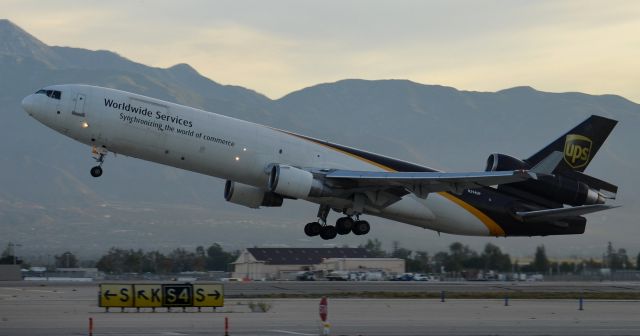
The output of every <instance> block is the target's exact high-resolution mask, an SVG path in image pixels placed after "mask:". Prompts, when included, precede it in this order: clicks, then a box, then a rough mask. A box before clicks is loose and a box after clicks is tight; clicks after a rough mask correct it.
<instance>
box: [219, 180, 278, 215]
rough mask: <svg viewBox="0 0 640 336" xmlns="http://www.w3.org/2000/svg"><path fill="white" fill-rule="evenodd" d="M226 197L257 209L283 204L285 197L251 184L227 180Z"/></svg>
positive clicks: (232, 201)
mask: <svg viewBox="0 0 640 336" xmlns="http://www.w3.org/2000/svg"><path fill="white" fill-rule="evenodd" d="M224 199H226V200H227V201H229V202H231V203H235V204H240V205H244V206H246V207H249V208H254V209H257V208H259V207H261V206H264V207H279V206H282V201H283V197H282V196H280V195H277V194H274V193H272V192H268V191H264V190H262V189H260V188H256V187H253V186H250V185H246V184H242V183H238V182H233V181H227V183H226V184H225V185H224Z"/></svg>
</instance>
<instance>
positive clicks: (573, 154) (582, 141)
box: [564, 134, 591, 169]
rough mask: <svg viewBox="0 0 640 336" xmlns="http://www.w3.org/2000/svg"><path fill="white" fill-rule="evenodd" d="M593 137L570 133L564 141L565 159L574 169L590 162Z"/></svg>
mask: <svg viewBox="0 0 640 336" xmlns="http://www.w3.org/2000/svg"><path fill="white" fill-rule="evenodd" d="M590 157H591V139H589V138H587V137H586V136H583V135H579V134H568V135H567V138H566V140H565V142H564V161H565V162H566V163H567V164H568V165H569V166H570V167H571V168H574V169H577V168H581V167H584V166H586V165H587V163H589V158H590Z"/></svg>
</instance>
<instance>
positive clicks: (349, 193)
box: [22, 85, 617, 239]
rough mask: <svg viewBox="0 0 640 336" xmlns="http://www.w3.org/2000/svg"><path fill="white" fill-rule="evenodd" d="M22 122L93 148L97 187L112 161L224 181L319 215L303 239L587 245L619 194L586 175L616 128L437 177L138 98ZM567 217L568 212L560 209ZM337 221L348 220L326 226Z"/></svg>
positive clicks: (65, 106) (43, 97) (44, 96)
mask: <svg viewBox="0 0 640 336" xmlns="http://www.w3.org/2000/svg"><path fill="white" fill-rule="evenodd" d="M22 106H23V108H24V109H25V111H27V113H28V114H29V115H30V116H32V117H34V118H35V119H37V120H38V121H40V122H41V123H43V124H44V125H46V126H48V127H50V128H52V129H54V130H56V131H58V132H60V133H62V134H64V135H66V136H68V137H70V138H73V139H75V140H77V141H79V142H81V143H84V144H86V145H89V146H91V147H92V149H93V154H94V157H95V159H96V161H97V162H98V165H97V166H95V167H93V168H91V175H92V176H94V177H98V176H100V175H102V164H103V162H104V159H105V156H106V154H107V153H108V152H113V153H119V154H124V155H127V156H131V157H136V158H140V159H143V160H147V161H153V162H157V163H161V164H165V165H169V166H173V167H177V168H181V169H186V170H190V171H194V172H198V173H201V174H205V175H210V176H215V177H218V178H221V179H226V180H227V183H226V185H225V190H224V197H225V199H226V200H227V201H229V202H232V203H236V204H240V205H244V206H247V207H250V208H259V207H261V206H266V207H269V206H275V207H277V206H281V205H282V203H283V200H284V199H303V200H306V201H309V202H313V203H317V204H319V205H320V207H319V210H318V215H317V217H318V220H317V221H314V222H311V223H308V224H307V225H306V226H305V228H304V231H305V233H306V234H307V235H308V236H317V235H319V236H321V237H322V238H323V239H333V238H335V237H336V235H337V234H341V235H342V234H348V233H351V232H352V233H354V234H356V235H362V234H366V233H368V232H369V229H370V226H369V223H368V222H367V221H364V220H361V219H360V216H362V215H365V214H366V215H372V216H379V217H384V218H388V219H392V220H395V221H399V222H403V223H407V224H411V225H415V226H418V227H422V228H427V229H431V230H435V231H438V232H445V233H452V234H462V235H474V236H533V235H557V234H576V233H583V232H584V229H585V224H586V219H585V218H584V217H581V215H584V214H587V213H591V212H595V211H600V210H605V209H609V208H611V206H608V205H605V204H604V200H605V198H607V197H609V198H613V196H614V195H615V193H616V191H617V187H616V186H614V185H611V184H609V183H607V182H604V181H601V180H598V179H596V178H593V177H591V176H588V175H585V174H583V173H582V171H583V170H584V168H585V167H586V166H587V164H588V163H589V162H590V160H591V158H592V157H593V156H594V155H595V153H596V152H597V150H598V149H599V148H600V146H601V145H602V143H603V142H604V140H605V139H606V137H607V136H608V135H609V133H610V132H611V130H612V129H613V127H614V126H615V124H616V121H614V120H611V119H607V118H603V117H599V116H591V117H590V118H589V119H587V120H586V121H584V122H583V123H581V124H580V125H578V126H576V127H575V128H574V129H572V130H571V131H569V132H568V133H567V134H565V135H563V136H561V137H560V138H558V139H557V140H556V141H554V142H553V143H552V144H550V145H549V146H547V147H545V148H544V149H542V150H541V151H540V152H538V153H536V154H534V155H533V156H532V157H530V158H529V159H526V160H519V159H516V158H513V157H510V156H508V155H504V154H492V155H491V156H490V157H489V160H488V162H487V169H486V171H484V172H467V173H445V172H440V171H437V170H434V169H431V168H428V167H424V166H420V165H417V164H413V163H409V162H405V161H400V160H396V159H392V158H389V157H385V156H382V155H378V154H374V153H369V152H365V151H361V150H357V149H354V148H350V147H346V146H342V145H338V144H334V143H330V142H327V141H322V140H318V139H313V138H310V137H307V136H303V135H299V134H294V133H291V132H287V131H283V130H279V129H275V128H271V127H267V126H262V125H258V124H254V123H251V122H247V121H242V120H238V119H234V118H230V117H226V116H223V115H219V114H215V113H211V112H206V111H202V110H199V109H195V108H190V107H186V106H182V105H178V104H174V103H169V102H166V101H162V100H158V99H153V98H149V97H145V96H141V95H138V94H134V93H129V92H124V91H118V90H113V89H108V88H102V87H96V86H88V85H53V86H49V87H46V88H44V89H42V90H39V91H37V92H36V93H34V94H31V95H29V96H27V97H25V98H24V100H23V101H22ZM565 205H572V206H565ZM331 209H333V210H334V211H336V212H338V213H342V214H344V217H340V218H339V219H338V220H337V222H336V225H335V226H333V225H328V224H327V215H328V214H329V212H330V210H331Z"/></svg>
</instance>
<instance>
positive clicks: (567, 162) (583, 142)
mask: <svg viewBox="0 0 640 336" xmlns="http://www.w3.org/2000/svg"><path fill="white" fill-rule="evenodd" d="M617 123H618V122H617V121H616V120H613V119H608V118H605V117H601V116H596V115H592V116H591V117H589V118H588V119H587V120H585V121H583V122H582V123H580V125H578V126H576V127H574V128H573V129H572V130H570V131H569V132H567V133H565V134H563V135H562V136H561V137H559V138H558V139H556V140H555V141H554V142H552V143H551V144H550V145H548V146H547V147H545V148H543V149H541V150H540V151H538V152H537V153H535V154H533V155H532V156H531V157H530V158H528V159H526V160H525V161H526V162H527V163H528V164H529V165H531V166H534V165H536V164H538V163H539V162H540V161H542V160H543V159H544V158H546V157H547V156H549V155H551V153H552V152H554V151H559V152H562V153H564V159H563V160H562V162H560V164H559V165H558V167H557V168H556V171H567V170H569V171H577V172H583V171H584V170H585V168H587V166H588V165H589V163H590V162H591V160H592V159H593V157H594V156H595V155H596V153H597V152H598V150H599V149H600V147H601V146H602V144H603V143H604V141H605V140H606V139H607V137H608V136H609V134H610V133H611V131H612V130H613V128H614V127H615V126H616V124H617Z"/></svg>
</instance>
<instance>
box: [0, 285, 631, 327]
mask: <svg viewBox="0 0 640 336" xmlns="http://www.w3.org/2000/svg"><path fill="white" fill-rule="evenodd" d="M234 285H238V286H240V285H241V284H234ZM242 285H246V284H242ZM262 285H263V286H264V285H265V284H264V283H263V284H262ZM272 285H275V284H273V283H272ZM288 285H289V286H294V285H293V283H288ZM297 285H300V284H299V283H297ZM323 285H324V284H323ZM326 285H327V286H350V284H346V283H343V284H331V285H329V284H326ZM382 285H384V284H382ZM388 285H389V284H388ZM405 285H406V284H405ZM596 285H597V284H591V285H590V286H595V287H597V288H598V290H627V289H625V288H629V287H633V288H636V289H637V288H638V284H625V285H624V286H618V285H619V284H618V283H616V284H602V287H600V286H599V285H598V286H596ZM276 286H277V285H276ZM304 286H307V284H306V283H305V284H304ZM441 286H453V285H451V284H441ZM473 286H480V285H473ZM535 286H536V287H537V288H547V289H548V290H555V289H557V288H560V287H562V286H560V287H553V285H551V284H550V283H546V284H545V285H541V284H535ZM555 286H559V285H555ZM229 287H231V286H229ZM526 287H527V288H528V287H529V286H526ZM338 288H342V287H333V289H334V290H337V289H338ZM447 288H449V287H447ZM456 288H459V287H456ZM590 288H592V287H590ZM228 290H229V289H228ZM297 290H300V289H297ZM304 290H307V291H308V290H311V289H309V288H307V287H305V289H304ZM474 290H475V289H474ZM571 291H572V292H573V291H574V290H573V289H572V290H571ZM96 294H97V288H96V287H95V284H92V285H86V284H83V285H70V284H65V285H47V286H46V287H43V286H33V285H31V284H29V286H19V285H18V286H10V285H9V284H7V283H2V284H1V285H0V335H2V336H4V335H7V336H8V335H87V333H88V319H89V317H92V318H93V320H94V325H95V329H94V333H93V335H110V336H116V335H136V336H142V335H149V336H152V335H158V336H162V335H174V336H179V335H223V334H224V332H223V328H224V318H225V317H228V318H229V320H230V326H231V329H230V333H229V334H230V335H247V336H249V335H273V336H278V335H302V336H305V335H318V334H319V330H320V329H319V320H318V301H319V300H317V299H258V300H251V299H227V300H226V304H225V307H224V308H221V309H219V310H218V312H215V313H214V312H211V311H209V312H203V313H196V312H195V311H193V312H187V313H183V312H181V311H178V310H176V309H174V312H171V313H167V312H164V311H163V312H156V313H151V312H142V313H136V312H134V311H133V310H130V311H129V312H127V313H120V312H114V311H112V312H109V313H105V312H104V309H101V308H98V307H97V306H96V301H97V295H96ZM249 301H254V302H255V301H261V302H267V303H269V304H271V305H272V309H271V310H269V311H268V312H266V313H252V312H250V311H249V308H248V305H247V304H248V303H249ZM329 319H330V322H331V324H332V328H331V331H332V332H331V334H332V335H640V302H638V301H585V303H584V310H582V311H580V310H578V302H577V300H510V305H509V306H504V301H502V300H447V301H446V302H444V303H441V302H440V301H439V300H437V299H426V300H411V299H406V300H399V299H329Z"/></svg>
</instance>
